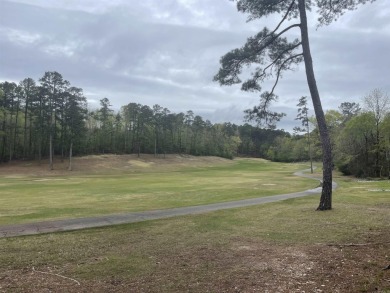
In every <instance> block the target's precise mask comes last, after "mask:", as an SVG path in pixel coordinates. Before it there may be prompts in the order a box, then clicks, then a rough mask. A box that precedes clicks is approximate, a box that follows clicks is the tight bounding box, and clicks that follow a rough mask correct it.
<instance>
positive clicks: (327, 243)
mask: <svg viewBox="0 0 390 293" xmlns="http://www.w3.org/2000/svg"><path fill="white" fill-rule="evenodd" d="M240 172H241V171H240ZM338 180H339V181H338V183H339V188H338V189H337V190H336V191H335V192H334V209H333V210H331V211H326V212H316V211H315V208H316V206H317V204H318V202H319V196H309V197H305V198H298V199H291V200H286V201H282V202H277V203H269V204H264V205H259V206H252V207H246V208H240V209H230V210H223V211H217V212H212V213H206V214H202V215H194V216H182V217H176V218H171V219H164V220H157V221H147V222H142V223H135V224H126V225H119V226H112V227H105V228H99V229H89V230H83V231H75V232H64V233H55V234H47V235H39V236H25V237H16V238H7V239H0V272H3V273H0V284H1V280H8V281H7V282H8V283H7V284H8V285H9V284H11V285H12V284H15V283H12V281H10V280H11V279H12V278H11V276H10V275H11V274H15V273H17V274H21V275H22V276H19V279H18V280H19V286H21V287H20V288H21V289H23V288H24V289H28V288H32V287H31V286H38V285H37V284H36V278H37V277H38V276H37V274H35V275H33V274H32V273H31V271H32V268H33V267H34V268H35V269H37V270H38V269H39V270H42V271H49V272H53V273H58V274H61V275H65V276H68V277H71V278H74V279H77V280H78V281H79V282H80V283H81V284H82V285H83V286H86V287H83V288H84V289H85V288H94V289H96V290H97V291H98V290H99V289H102V288H104V289H105V290H114V289H115V288H116V289H117V290H119V291H120V288H127V289H129V290H130V289H131V290H133V291H134V292H136V291H137V292H141V291H151V292H183V291H193V292H221V291H224V290H225V291H224V292H235V289H234V288H235V287H237V288H243V291H244V292H247V291H250V289H251V288H262V289H264V288H266V284H271V285H272V284H273V283H272V282H273V281H272V280H274V282H276V283H275V284H274V285H275V286H276V287H270V288H271V289H272V288H273V289H274V290H276V289H278V288H279V291H283V292H289V290H292V289H293V288H294V287H291V286H293V285H291V284H292V281H296V280H299V281H300V282H301V281H302V280H301V279H300V278H304V277H305V278H307V275H309V274H312V275H313V276H312V278H313V279H310V280H309V281H308V282H306V283H303V281H302V283H300V284H301V285H299V286H300V287H299V288H306V289H307V290H308V291H310V292H314V291H315V288H317V287H314V285H315V286H318V288H322V289H324V288H323V287H320V286H325V285H326V286H327V287H326V288H325V289H328V291H326V292H336V290H339V291H340V290H341V291H342V292H348V291H349V290H351V291H350V292H359V291H360V292H366V291H369V290H371V289H372V290H374V289H373V288H374V287H372V286H377V287H378V286H379V288H386V287H384V286H385V285H384V284H386V278H385V275H384V274H385V273H386V272H384V271H382V270H381V269H382V268H383V267H384V265H388V264H389V263H390V255H389V254H388V251H389V250H388V249H389V248H390V245H389V241H390V240H389V236H390V193H389V192H388V191H386V189H387V186H388V185H389V181H379V182H373V181H371V182H359V181H357V180H352V179H348V178H346V179H340V178H339V179H338ZM371 190H381V191H371ZM349 244H353V245H355V244H356V245H357V246H356V247H352V249H350V250H348V245H349ZM366 244H367V245H371V244H372V245H376V246H374V247H373V249H372V250H365V251H364V253H361V252H360V251H359V250H357V249H366V248H365V247H366V246H364V245H366ZM333 245H336V246H335V247H333ZM337 245H340V247H343V245H346V247H344V248H338V247H337ZM359 245H363V246H359ZM367 247H368V248H369V247H370V246H367ZM368 248H367V249H368ZM310 253H311V254H310ZM313 254H318V255H317V256H316V255H313ZM316 257H317V258H318V259H317V258H316ZM292 264H294V266H292ZM316 265H318V266H324V267H325V268H326V270H325V268H324V267H316ZM280 266H281V267H280ZM301 266H304V267H301ZM357 267H358V268H361V270H360V271H359V273H358V274H356V273H355V272H354V271H346V272H345V275H343V272H344V271H341V268H343V269H344V268H347V269H348V270H357ZM288 269H289V270H290V269H291V271H292V272H294V274H293V273H292V272H291V273H288V274H287V273H286V271H287V270H288ZM297 271H298V272H301V271H302V272H303V273H305V274H306V275H303V273H302V275H299V276H298V275H297ZM21 272H22V273H21ZM351 272H352V273H351ZM336 273H337V274H336ZM315 274H318V275H315ZM332 274H333V275H332ZM347 274H348V275H347ZM351 274H352V275H351ZM359 274H360V275H359ZM266 276H269V279H267V280H266V281H264V282H265V283H262V284H260V283H256V282H260V279H261V280H263V279H262V278H266ZM282 277H283V278H284V277H286V280H284V279H283V278H282ZM47 278H48V277H47ZM47 278H46V279H47ZM247 278H249V280H247ZM20 280H23V281H22V282H20ZM46 281H47V280H46ZM49 281H50V280H49ZM49 281H47V282H49ZM52 281H53V280H52ZM56 281H57V282H59V281H58V280H56ZM53 282H54V281H53ZM63 282H65V285H67V286H70V287H69V292H71V291H73V292H77V290H78V287H77V286H76V287H74V286H75V284H74V283H73V284H72V282H71V281H69V280H68V281H67V280H63ZM267 282H268V283H267ZM284 282H286V283H284ZM310 282H311V283H310ZM316 282H319V283H318V284H317V283H316ZM332 282H334V284H333V283H332ZM343 282H344V283H343ZM381 282H382V283H381ZM45 284H46V283H43V285H42V284H41V286H45ZM283 284H286V286H287V287H286V289H285V290H284V289H283V288H284V287H277V286H283ZM313 284H314V285H313ZM321 284H322V285H321ZM324 284H325V285H324ZM11 285H10V286H11ZM65 285H64V284H62V285H61V286H65ZM271 285H270V286H271ZM29 286H30V287H29ZM72 286H73V287H72ZM121 286H123V287H121ZM240 286H241V287H240ZM251 286H252V287H251ZM253 286H255V287H253ZM256 286H258V287H256ZM288 286H290V287H288ZM305 286H306V287H305ZM310 286H312V287H310ZM332 286H333V287H332ZM343 286H344V287H343ZM380 286H382V287H380ZM64 288H66V287H64ZM72 288H73V289H72ZM280 288H282V289H280ZM329 288H330V289H329ZM332 288H333V289H332ZM340 288H341V289H340ZM370 288H371V289H370ZM375 288H376V287H375ZM237 290H238V289H237ZM237 290H236V291H237ZM21 291H23V290H21ZM271 291H272V290H271Z"/></svg>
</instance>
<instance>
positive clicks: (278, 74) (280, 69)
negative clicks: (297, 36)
mask: <svg viewBox="0 0 390 293" xmlns="http://www.w3.org/2000/svg"><path fill="white" fill-rule="evenodd" d="M301 56H303V53H300V54H296V55H294V56H291V57H289V58H287V59H286V60H284V61H283V63H282V64H281V65H280V67H279V69H278V72H277V75H276V81H275V83H274V86H273V87H272V90H271V92H270V93H269V94H270V95H272V94H273V93H274V90H275V88H276V85H277V84H278V82H279V77H280V73H281V72H282V69H283V66H284V64H286V63H287V62H289V61H291V60H293V59H295V58H297V57H301Z"/></svg>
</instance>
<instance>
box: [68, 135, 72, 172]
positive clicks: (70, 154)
mask: <svg viewBox="0 0 390 293" xmlns="http://www.w3.org/2000/svg"><path fill="white" fill-rule="evenodd" d="M72 152H73V142H71V143H70V148H69V167H68V170H69V171H72Z"/></svg>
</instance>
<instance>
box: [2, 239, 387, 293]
mask: <svg viewBox="0 0 390 293" xmlns="http://www.w3.org/2000/svg"><path fill="white" fill-rule="evenodd" d="M382 236H384V235H382ZM386 236H388V237H390V233H389V234H388V235H386ZM387 239H389V238H387ZM381 241H382V242H381ZM389 248H390V247H389V244H388V243H387V244H385V243H383V238H381V239H376V238H375V236H372V237H370V239H367V242H366V243H364V244H362V245H344V246H343V245H326V244H316V245H308V246H299V245H294V246H286V245H270V244H269V243H261V242H259V241H256V242H255V241H253V240H252V239H234V240H233V241H232V243H231V246H230V247H228V248H224V249H222V250H221V249H216V248H215V247H210V246H208V245H207V244H205V245H204V246H199V247H196V248H194V249H192V250H180V251H177V252H176V253H175V254H174V257H172V255H171V254H170V255H169V257H167V256H165V255H159V254H157V255H155V256H154V261H155V268H154V270H153V272H152V273H151V274H149V275H142V276H139V277H136V278H123V277H117V276H115V275H114V274H113V275H111V276H110V275H108V276H107V277H105V278H99V279H96V280H90V279H89V280H81V279H79V280H76V279H69V278H64V276H63V275H61V274H64V273H63V270H64V269H65V271H66V270H67V269H69V266H72V265H77V264H68V265H67V267H66V268H65V267H64V268H55V267H51V268H49V267H45V268H36V269H35V268H34V269H32V268H25V269H22V270H10V271H7V272H2V273H0V292H318V293H319V292H390V291H389V290H390V270H383V263H384V260H385V259H386V258H387V259H388V254H389V251H390V250H389ZM97 261H98V260H97ZM206 271H207V272H208V273H207V274H206V273H205V272H206ZM47 273H50V274H47ZM55 274H57V275H55ZM65 274H66V273H65Z"/></svg>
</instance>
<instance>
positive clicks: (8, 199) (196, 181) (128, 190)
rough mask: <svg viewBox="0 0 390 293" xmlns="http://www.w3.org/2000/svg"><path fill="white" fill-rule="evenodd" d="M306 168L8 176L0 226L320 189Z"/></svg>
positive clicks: (242, 164)
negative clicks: (303, 173) (303, 175)
mask: <svg viewBox="0 0 390 293" xmlns="http://www.w3.org/2000/svg"><path fill="white" fill-rule="evenodd" d="M303 168H306V166H304V165H303V164H277V163H271V162H267V161H264V160H256V159H238V160H235V161H233V162H231V161H226V163H224V164H218V165H214V166H202V167H193V166H192V167H191V166H187V167H186V166H185V165H184V166H181V167H180V168H179V169H178V168H167V169H166V170H161V169H159V168H156V169H155V170H154V169H153V168H149V169H145V170H144V171H143V170H142V169H141V170H140V171H138V172H129V171H127V172H123V171H121V172H120V173H119V172H113V171H111V172H110V173H109V174H94V175H88V174H77V176H50V177H47V176H46V177H45V176H14V177H12V176H11V177H10V176H8V177H7V176H3V177H2V178H0V186H1V197H0V224H12V223H24V222H33V221H41V220H47V219H58V218H74V217H85V216H93V215H101V214H109V213H121V212H130V211H144V210H152V209H165V208H173V207H182V206H191V205H201V204H209V203H215V202H223V201H231V200H239V199H244V198H251V197H261V196H269V195H274V194H280V193H288V192H294V191H300V190H305V189H309V188H313V187H315V186H316V184H317V183H316V182H315V181H313V180H310V179H304V178H297V177H296V176H293V172H294V171H297V170H300V169H303Z"/></svg>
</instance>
